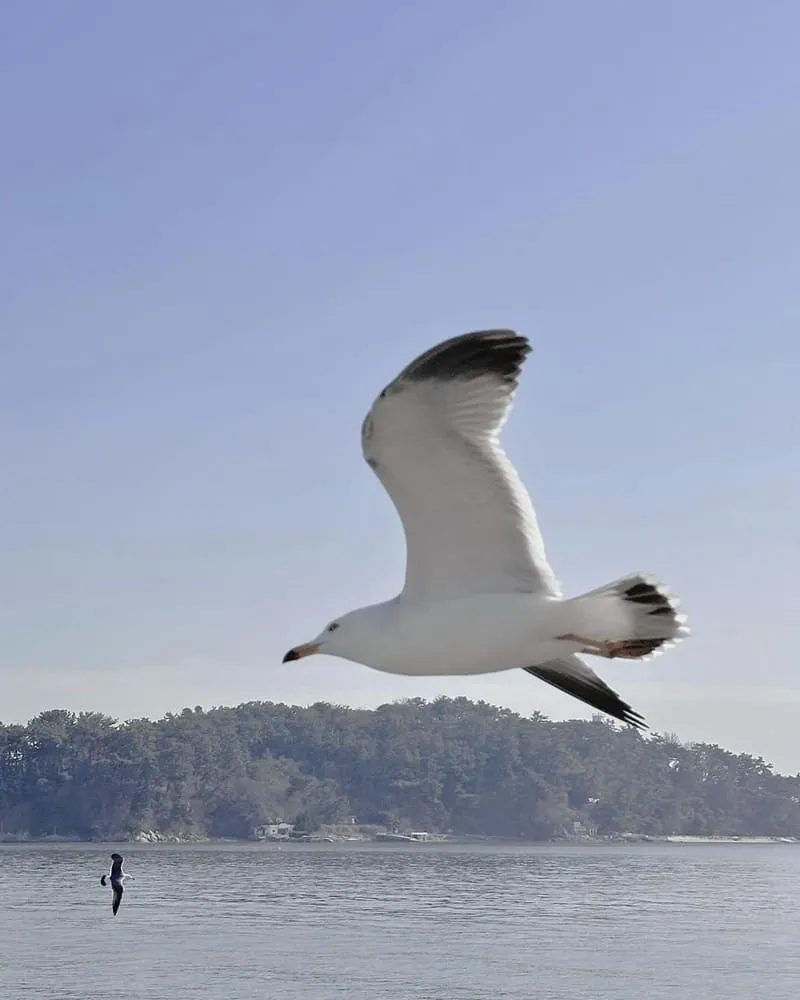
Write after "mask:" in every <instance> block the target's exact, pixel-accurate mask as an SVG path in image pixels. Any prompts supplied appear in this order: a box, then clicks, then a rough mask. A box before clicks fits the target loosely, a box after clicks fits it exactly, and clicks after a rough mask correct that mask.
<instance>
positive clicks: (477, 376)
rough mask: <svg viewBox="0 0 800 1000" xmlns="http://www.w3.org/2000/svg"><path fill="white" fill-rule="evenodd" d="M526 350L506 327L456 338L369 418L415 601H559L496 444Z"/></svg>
mask: <svg viewBox="0 0 800 1000" xmlns="http://www.w3.org/2000/svg"><path fill="white" fill-rule="evenodd" d="M529 351H530V346H529V344H528V341H527V340H526V339H525V338H524V337H521V336H519V335H518V334H516V333H514V332H513V331H512V330H484V331H480V332H477V333H468V334H464V335H463V336H460V337H454V338H453V339H451V340H447V341H445V342H444V343H443V344H439V345H438V346H437V347H434V348H432V349H431V350H430V351H427V352H426V353H425V354H422V355H420V357H418V358H417V359H416V360H415V361H413V362H412V363H411V364H410V365H408V366H407V367H406V368H404V369H403V371H402V372H401V373H400V375H399V376H398V377H397V378H396V379H395V380H394V381H393V382H391V383H390V384H389V385H388V386H387V387H386V388H385V389H384V390H383V392H382V393H381V394H380V396H379V397H378V398H377V399H376V400H375V402H374V404H373V406H372V409H371V410H370V412H369V413H368V415H367V417H366V419H365V420H364V425H363V427H362V432H361V440H362V448H363V451H364V457H365V459H366V460H367V463H368V464H369V465H370V467H371V468H372V469H373V470H374V471H375V474H376V475H377V476H378V478H379V479H380V481H381V483H382V484H383V486H384V488H385V489H386V491H387V492H388V494H389V496H390V497H391V498H392V500H393V502H394V505H395V507H396V508H397V512H398V514H399V515H400V519H401V521H402V522H403V528H404V530H405V535H406V546H407V556H406V581H405V589H404V592H403V596H404V597H406V598H408V599H410V600H415V601H426V600H446V599H448V598H454V597H462V596H466V595H469V594H482V593H508V592H522V593H537V592H538V593H548V594H553V595H558V594H559V589H558V583H557V581H556V579H555V576H554V575H553V571H552V570H551V568H550V566H549V565H548V562H547V559H546V557H545V552H544V545H543V543H542V538H541V535H540V533H539V528H538V525H537V522H536V515H535V513H534V510H533V505H532V504H531V500H530V497H529V496H528V493H527V491H526V489H525V487H524V486H523V484H522V482H521V481H520V478H519V476H518V475H517V472H516V470H515V469H514V467H513V465H512V464H511V463H510V462H509V460H508V459H507V458H506V456H505V454H504V453H503V450H502V448H501V446H500V441H499V435H500V430H501V428H502V426H503V424H504V423H505V421H506V418H507V416H508V412H509V410H510V409H511V404H512V402H513V397H514V392H515V390H516V387H517V382H518V379H519V374H520V371H521V369H522V365H523V362H524V361H525V357H526V356H527V354H528V353H529Z"/></svg>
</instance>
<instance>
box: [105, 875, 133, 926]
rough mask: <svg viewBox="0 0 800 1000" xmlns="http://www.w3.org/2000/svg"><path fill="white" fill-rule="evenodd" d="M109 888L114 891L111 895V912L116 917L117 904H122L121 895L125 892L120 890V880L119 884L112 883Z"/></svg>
mask: <svg viewBox="0 0 800 1000" xmlns="http://www.w3.org/2000/svg"><path fill="white" fill-rule="evenodd" d="M111 888H112V889H113V890H114V892H113V895H112V897H111V912H112V913H113V914H114V916H115V917H116V915H117V910H118V909H119V904H120V903H121V902H122V894H123V892H124V891H125V890H124V889H123V888H122V880H121V879H120V881H119V882H114V883H112V886H111ZM134 909H136V907H134Z"/></svg>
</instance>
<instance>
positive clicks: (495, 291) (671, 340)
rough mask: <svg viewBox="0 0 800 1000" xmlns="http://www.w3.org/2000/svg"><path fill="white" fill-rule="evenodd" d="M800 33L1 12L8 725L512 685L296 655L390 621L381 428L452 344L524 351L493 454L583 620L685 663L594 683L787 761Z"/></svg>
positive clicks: (318, 11)
mask: <svg viewBox="0 0 800 1000" xmlns="http://www.w3.org/2000/svg"><path fill="white" fill-rule="evenodd" d="M798 37H800V5H797V4H796V3H794V2H790V0H785V2H781V0H771V2H770V3H765V4H757V3H754V2H750V0H747V2H745V0H733V2H731V0H727V2H723V0H704V2H701V3H697V2H696V0H695V2H691V3H690V2H673V3H671V4H669V5H662V4H655V3H642V2H640V0H629V2H619V0H606V2H604V3H602V4H599V3H594V2H591V0H584V2H571V3H555V2H552V3H536V2H523V0H518V2H489V0H481V2H478V0H427V2H425V3H423V2H410V3H406V4H403V5H392V6H390V5H389V4H385V5H383V4H378V3H375V2H374V0H359V2H356V0H349V2H348V0H343V2H339V3H336V4H332V3H331V4H328V3H324V2H322V0H317V2H310V0H304V2H294V3H292V4H279V3H276V2H273V3H267V2H257V0H240V2H233V3H229V4H225V5H223V4H221V3H211V2H208V0H205V2H188V0H171V2H168V3H163V4H161V3H159V4H156V3H154V2H144V3H138V4H123V3H121V2H117V3H111V2H100V0H91V2H89V0H84V2H82V3H80V4H72V5H63V4H56V3H55V2H53V0H50V2H42V3H39V4H32V3H24V2H21V0H18V2H16V3H11V4H7V5H6V7H5V8H4V26H3V32H2V36H1V37H0V120H1V121H2V149H3V153H2V157H0V220H2V224H1V225H0V362H1V363H0V462H1V463H2V470H3V482H2V489H0V677H1V678H2V688H3V698H2V707H1V708H0V718H3V719H4V720H5V721H17V720H25V719H26V718H28V717H29V716H30V715H33V714H35V713H37V712H38V711H41V710H42V709H45V708H50V707H54V706H64V707H70V708H75V709H77V708H93V709H97V710H102V711H107V712H110V713H112V714H115V715H122V716H130V715H138V714H149V715H160V714H161V713H163V712H164V711H166V710H173V709H178V708H180V707H182V706H184V705H187V704H188V705H194V704H203V705H205V706H210V705H211V704H223V703H225V704H230V703H236V702H239V701H243V700H249V699H258V698H264V699H274V700H286V701H296V702H301V703H307V702H310V701H315V700H323V699H325V700H332V701H336V702H346V703H351V704H375V703H377V702H379V701H381V700H386V699H391V698H395V697H401V696H406V695H413V694H417V693H421V694H423V695H425V696H433V695H435V694H437V693H440V692H445V693H448V694H458V693H464V694H467V695H469V696H470V697H486V698H488V699H489V700H491V701H494V702H496V703H499V704H505V705H508V706H510V707H512V708H515V709H517V710H519V711H522V712H524V713H527V712H531V711H533V710H535V709H537V708H538V709H541V710H542V711H545V712H547V713H548V714H550V715H552V716H553V717H554V718H565V717H571V716H575V715H581V714H582V715H588V714H590V713H589V711H588V710H587V712H586V713H583V712H582V706H580V705H579V704H578V703H577V702H575V701H572V700H570V699H568V698H567V697H566V696H563V695H561V694H560V693H559V692H557V691H554V690H550V689H548V688H547V687H546V686H545V685H543V684H540V683H537V682H535V681H533V680H532V679H531V678H529V677H527V676H525V675H523V674H521V673H520V674H519V675H517V674H513V675H512V674H501V675H493V676H491V677H487V678H470V679H467V680H452V681H451V680H443V679H441V678H436V679H433V680H429V681H424V682H420V681H419V680H411V679H401V678H398V679H394V678H390V677H386V676H384V675H380V674H377V673H374V672H372V671H369V670H367V669H366V668H364V667H359V666H356V665H355V664H352V665H350V664H346V663H343V662H341V661H337V660H332V659H327V658H318V659H314V660H305V661H302V662H301V663H296V664H287V665H284V666H282V665H281V663H280V659H281V656H282V654H283V652H284V651H285V650H286V649H287V648H288V647H289V646H291V645H293V644H294V643H296V642H299V641H301V640H304V639H308V638H310V637H311V636H313V635H314V634H316V632H317V631H318V629H319V628H320V627H321V625H323V624H324V623H325V621H326V620H327V619H328V618H330V617H332V616H333V615H335V614H337V613H340V612H342V611H344V610H347V609H348V608H350V607H352V606H354V605H357V604H361V603H367V602H370V601H373V600H378V599H381V598H383V597H386V596H390V595H391V594H392V593H394V592H395V591H396V589H397V588H398V587H399V586H400V585H401V581H402V570H403V558H404V547H403V537H402V533H401V529H400V526H399V522H398V521H397V519H396V515H395V512H394V509H393V508H392V506H391V503H390V501H389V500H388V498H387V497H386V496H385V495H384V494H383V492H382V490H381V487H380V485H379V483H378V481H377V480H376V479H375V478H374V476H373V475H372V474H371V473H370V472H369V470H368V469H367V467H366V465H365V464H364V463H363V461H362V458H361V453H360V443H359V428H360V423H361V420H362V418H363V416H364V413H365V412H366V409H367V407H368V406H369V405H370V403H371V401H372V399H373V397H374V395H375V394H376V392H377V391H378V390H379V389H380V388H381V387H382V386H383V384H384V383H385V382H386V381H388V380H389V379H390V378H391V377H392V376H393V375H394V374H395V373H396V371H397V370H398V368H399V367H400V366H401V365H403V364H405V363H406V362H407V361H409V360H410V359H411V358H412V357H413V356H414V355H415V354H416V353H417V352H418V351H420V350H422V349H424V348H426V347H428V346H430V345H431V344H432V343H434V342H435V341H437V340H439V339H442V338H444V337H447V336H451V335H453V334H456V333H460V332H463V331H465V330H469V329H476V328H480V327H484V326H512V327H514V328H516V329H519V330H520V331H522V332H524V333H526V334H527V335H528V336H529V337H530V338H531V340H532V343H533V345H534V354H533V355H532V357H531V359H530V361H529V363H528V366H527V368H526V370H525V377H524V379H523V383H522V388H521V391H520V393H519V395H518V399H517V405H516V407H515V410H514V413H513V415H512V419H511V422H510V423H509V425H508V428H507V433H506V439H505V440H506V445H507V449H508V451H509V453H510V455H511V457H512V458H513V459H514V461H515V462H516V463H517V464H518V466H519V468H520V471H521V473H522V475H523V478H524V479H525V481H526V483H527V484H528V486H529V487H530V489H531V491H532V493H533V495H534V501H535V503H536V506H537V509H538V511H539V515H540V520H541V524H542V528H543V531H544V533H545V538H546V541H547V545H548V555H549V556H550V558H551V561H552V562H553V564H554V567H555V570H556V572H557V574H558V575H559V577H560V579H561V580H562V582H563V584H564V586H565V589H566V590H567V591H568V592H577V591H579V590H581V589H583V588H588V587H590V586H593V585H597V584H599V583H602V582H605V581H606V580H608V579H611V578H613V577H615V576H618V575H621V574H622V573H624V572H626V571H629V570H635V569H644V570H651V571H654V572H656V573H657V574H658V575H660V576H661V577H662V578H664V579H665V580H666V582H667V583H668V584H670V585H671V586H672V587H673V588H674V589H675V590H676V591H677V592H678V593H679V594H680V595H681V597H682V599H683V602H684V604H685V607H686V610H687V611H688V612H689V614H690V615H691V619H692V625H693V627H694V635H693V636H692V638H691V639H690V640H689V641H688V642H686V643H684V644H683V646H682V647H680V648H678V649H675V650H672V651H670V652H668V653H667V654H666V655H665V656H663V657H660V658H658V659H656V660H654V661H653V662H652V663H648V664H645V665H638V664H627V665H618V664H612V665H605V664H603V668H604V676H606V677H607V679H608V680H609V681H610V682H611V683H612V684H613V685H614V686H615V687H616V688H617V689H618V690H619V691H620V692H621V693H622V695H623V696H624V697H626V698H627V699H628V700H630V701H632V702H633V704H634V706H635V707H636V708H637V709H639V710H640V711H642V712H644V713H645V715H646V716H647V718H648V721H649V722H650V724H651V725H652V726H653V727H654V728H656V729H661V730H670V731H675V732H677V733H678V734H679V735H680V736H681V737H683V738H685V739H705V740H709V741H714V742H720V743H722V744H724V745H726V746H731V747H733V748H735V749H742V750H748V751H752V752H755V753H761V754H763V755H764V756H765V757H767V758H768V759H770V760H774V761H775V763H776V764H777V765H778V766H779V767H781V768H782V769H784V770H791V771H795V770H800V727H798V725H797V719H798V717H799V716H800V662H799V661H798V654H797V650H796V647H795V645H794V640H795V623H796V620H797V613H798V612H797V607H798V597H797V583H796V581H797V575H798V564H799V563H800V558H799V557H800V527H799V525H800V434H798V425H799V424H800V420H798V411H799V410H800V401H799V398H800V345H799V344H798V326H799V325H800V198H798V178H799V177H800V60H798V58H797V39H798Z"/></svg>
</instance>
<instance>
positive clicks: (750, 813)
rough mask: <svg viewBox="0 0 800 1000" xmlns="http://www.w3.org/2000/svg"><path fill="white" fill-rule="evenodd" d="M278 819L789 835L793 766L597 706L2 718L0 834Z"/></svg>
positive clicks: (453, 705)
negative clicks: (783, 770) (565, 711)
mask: <svg viewBox="0 0 800 1000" xmlns="http://www.w3.org/2000/svg"><path fill="white" fill-rule="evenodd" d="M279 820H285V821H286V822H288V823H291V824H293V825H294V827H295V828H296V829H297V830H298V831H304V832H307V833H313V832H314V831H316V830H320V829H325V828H326V825H329V824H343V823H351V824H363V825H365V826H366V825H373V826H375V827H383V828H385V829H388V830H404V829H405V830H408V829H414V830H427V831H431V832H437V831H438V832H442V833H445V832H448V833H454V834H460V835H479V836H488V837H513V838H525V839H531V840H543V839H552V838H561V837H571V836H590V837H604V836H612V835H619V834H625V833H633V834H640V835H649V836H656V837H657V836H665V835H675V834H685V835H695V836H715V835H728V836H774V837H800V775H797V776H795V777H787V776H783V775H779V774H776V773H775V772H774V771H773V769H772V767H771V766H770V765H769V764H767V763H766V762H765V761H764V760H763V759H762V758H760V757H752V756H749V755H747V754H734V753H730V752H728V751H726V750H724V749H721V748H720V747H718V746H713V745H707V744H691V745H686V744H682V743H680V742H679V741H678V740H677V739H676V738H675V737H672V736H670V735H657V734H656V735H644V736H643V735H642V734H641V733H640V732H638V731H637V730H635V729H633V728H630V727H621V726H618V725H616V724H613V723H611V722H609V721H607V720H606V719H603V718H600V717H597V718H595V719H593V720H592V721H591V722H585V721H577V720H576V721H570V722H551V721H549V720H548V719H547V718H546V717H544V716H542V715H539V714H535V715H533V716H532V717H530V718H523V717H521V716H520V715H517V714H515V713H514V712H511V711H508V710H506V709H500V708H496V707H493V706H492V705H488V704H486V703H484V702H479V703H474V702H471V701H469V700H468V699H466V698H455V699H450V698H439V699H437V700H435V701H432V702H426V701H424V700H421V699H415V700H410V701H403V702H397V703H393V704H387V705H382V706H381V707H379V708H377V709H375V710H361V709H353V708H346V707H341V706H336V705H329V704H324V703H323V704H316V705H312V706H310V707H307V708H300V707H297V706H293V705H283V704H272V703H270V702H248V703H246V704H243V705H239V706H237V707H236V708H214V709H211V710H209V711H204V710H202V709H201V708H195V709H189V708H187V709H185V710H184V711H183V712H181V713H180V714H177V715H174V714H169V715H167V716H165V717H164V718H163V719H160V720H159V721H157V722H153V721H151V720H148V719H136V720H133V721H129V722H122V723H120V722H118V721H116V720H114V719H112V718H109V717H108V716H105V715H99V714H96V713H81V714H78V715H75V714H73V713H71V712H66V711H62V710H53V711H48V712H43V713H42V714H41V715H39V716H37V717H36V718H35V719H32V720H31V721H30V722H29V723H28V724H27V725H26V726H19V725H0V838H4V839H26V838H39V837H52V836H57V837H58V836H60V837H69V838H77V839H81V840H125V839H130V838H134V837H136V836H137V835H138V834H139V833H140V832H141V831H143V830H147V831H151V830H154V831H160V833H161V834H162V835H171V836H174V837H179V838H200V837H202V838H205V837H211V838H216V837H230V838H246V837H252V836H253V832H254V830H255V829H256V828H257V827H259V826H261V825H263V824H268V823H275V822H278V821H279Z"/></svg>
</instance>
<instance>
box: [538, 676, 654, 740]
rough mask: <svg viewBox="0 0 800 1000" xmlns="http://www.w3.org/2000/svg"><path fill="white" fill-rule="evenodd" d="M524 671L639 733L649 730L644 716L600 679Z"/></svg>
mask: <svg viewBox="0 0 800 1000" xmlns="http://www.w3.org/2000/svg"><path fill="white" fill-rule="evenodd" d="M523 669H524V670H525V672H526V673H528V674H531V675H532V676H534V677H538V678H539V680H542V681H546V682H547V683H548V684H552V686H553V687H555V688H558V690H559V691H563V692H564V693H565V694H570V695H572V697H573V698H577V699H578V700H579V701H582V702H583V703H584V704H586V705H591V707H592V708H598V709H600V711H601V712H605V714H606V715H610V716H611V718H612V719H617V720H618V721H619V722H624V723H626V724H627V725H629V726H633V727H634V729H638V730H639V731H642V730H646V729H648V728H649V727H648V725H647V723H646V722H645V721H644V716H643V715H641V714H640V713H639V712H636V711H634V709H632V708H631V706H630V705H629V704H628V703H627V702H625V701H623V700H622V698H620V696H619V695H618V694H617V692H616V691H614V690H612V689H611V688H610V687H609V686H608V685H607V684H606V683H605V681H602V680H600V678H599V677H597V678H595V679H594V680H589V679H588V678H584V677H575V676H571V675H569V674H566V673H563V672H561V671H558V670H555V669H552V668H551V669H548V668H547V667H524V668H523Z"/></svg>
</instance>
